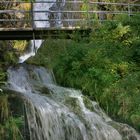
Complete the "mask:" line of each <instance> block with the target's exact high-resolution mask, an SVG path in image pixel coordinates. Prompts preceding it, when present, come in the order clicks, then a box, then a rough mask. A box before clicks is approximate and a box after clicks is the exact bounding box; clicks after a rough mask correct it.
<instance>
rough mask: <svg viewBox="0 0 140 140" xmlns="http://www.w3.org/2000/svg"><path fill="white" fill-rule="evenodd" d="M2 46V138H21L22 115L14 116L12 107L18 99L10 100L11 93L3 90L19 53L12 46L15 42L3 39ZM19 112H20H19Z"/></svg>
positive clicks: (13, 139) (0, 97) (6, 139)
mask: <svg viewBox="0 0 140 140" xmlns="http://www.w3.org/2000/svg"><path fill="white" fill-rule="evenodd" d="M0 46H1V47H0V54H1V55H0V139H1V140H21V139H22V135H21V132H20V129H21V126H22V125H23V119H22V117H21V116H22V115H19V116H17V115H16V116H14V115H15V113H13V112H14V111H15V110H16V109H15V107H14V108H12V106H13V105H15V104H16V103H17V101H16V102H15V103H13V102H11V101H9V99H10V98H11V97H10V94H8V93H7V92H5V91H3V90H2V87H3V86H4V84H5V83H6V80H7V72H6V71H7V68H8V67H9V66H11V65H15V64H16V63H17V56H18V55H17V53H16V51H15V49H14V48H13V47H12V46H13V43H12V42H11V41H7V42H6V41H5V42H4V41H1V42H0ZM12 100H13V99H12ZM20 103H21V102H20ZM18 106H19V105H18ZM16 113H17V112H16ZM17 114H20V113H19V112H18V113H17Z"/></svg>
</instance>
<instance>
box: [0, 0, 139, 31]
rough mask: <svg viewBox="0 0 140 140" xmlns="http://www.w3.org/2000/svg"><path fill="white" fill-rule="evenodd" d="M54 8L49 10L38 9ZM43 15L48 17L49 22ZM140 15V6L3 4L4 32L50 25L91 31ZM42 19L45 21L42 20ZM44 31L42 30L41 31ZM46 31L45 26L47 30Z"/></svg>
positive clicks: (0, 9)
mask: <svg viewBox="0 0 140 140" xmlns="http://www.w3.org/2000/svg"><path fill="white" fill-rule="evenodd" d="M39 4H42V5H43V4H44V5H45V4H52V6H51V7H50V8H49V9H47V10H46V9H44V8H43V9H37V10H36V8H34V7H35V5H39ZM43 14H47V18H46V17H45V16H44V18H43V17H42V15H43ZM137 14H140V4H132V3H107V2H93V1H90V0H86V1H75V0H73V1H63V0H61V1H60V0H59V1H56V2H54V1H39V2H36V1H34V2H33V1H30V2H26V1H0V28H36V24H37V23H45V22H46V23H47V25H48V26H46V27H45V28H50V27H52V28H62V27H63V28H65V27H73V28H75V27H76V28H82V27H91V26H92V25H93V23H94V22H105V21H108V20H111V21H115V20H117V17H118V16H127V17H128V18H131V16H133V15H137ZM39 15H40V16H41V17H39ZM40 28H41V27H40ZM43 28H44V26H43Z"/></svg>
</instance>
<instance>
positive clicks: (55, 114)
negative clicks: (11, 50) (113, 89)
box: [7, 65, 140, 140]
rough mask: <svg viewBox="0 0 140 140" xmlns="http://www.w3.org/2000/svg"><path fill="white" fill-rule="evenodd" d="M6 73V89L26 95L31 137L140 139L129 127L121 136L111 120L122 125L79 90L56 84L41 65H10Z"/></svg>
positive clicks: (41, 139)
mask: <svg viewBox="0 0 140 140" xmlns="http://www.w3.org/2000/svg"><path fill="white" fill-rule="evenodd" d="M17 73H18V75H17ZM8 75H9V77H8V83H9V84H8V87H7V88H8V89H9V90H12V91H15V92H16V93H17V92H18V93H19V94H20V95H22V96H24V98H25V99H24V100H25V110H26V115H27V116H26V117H27V122H28V127H29V133H30V140H123V139H126V140H132V138H133V140H134V139H135V140H140V137H139V136H138V134H137V133H136V132H135V131H134V130H133V129H132V128H131V129H128V130H127V132H123V135H122V136H121V134H120V132H118V130H116V129H115V128H113V127H112V126H111V123H114V124H115V125H116V126H117V125H118V128H119V126H122V125H121V124H118V123H116V122H113V121H112V120H111V119H110V118H109V117H107V115H106V114H105V113H104V112H103V111H102V110H101V109H100V108H99V106H98V104H97V103H96V102H92V101H90V100H89V99H87V98H86V97H84V96H83V95H82V94H81V91H79V90H74V89H70V88H64V87H60V86H58V85H57V84H55V83H54V80H53V77H52V76H51V72H50V71H49V70H47V69H45V68H43V67H36V66H32V65H20V66H18V67H17V68H9V70H8ZM125 128H128V127H125ZM119 129H120V128H119ZM124 130H126V129H124ZM132 136H133V137H132Z"/></svg>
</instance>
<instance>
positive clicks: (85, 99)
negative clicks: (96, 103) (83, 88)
mask: <svg viewBox="0 0 140 140" xmlns="http://www.w3.org/2000/svg"><path fill="white" fill-rule="evenodd" d="M83 102H84V104H85V107H86V108H87V109H89V110H90V111H92V112H95V110H94V107H93V104H92V101H91V100H90V99H88V98H87V97H86V96H83Z"/></svg>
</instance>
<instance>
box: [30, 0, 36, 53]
mask: <svg viewBox="0 0 140 140" xmlns="http://www.w3.org/2000/svg"><path fill="white" fill-rule="evenodd" d="M33 8H34V7H33V0H31V28H32V32H33V34H32V35H33V45H34V50H35V52H36V48H35V26H34V10H33Z"/></svg>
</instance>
